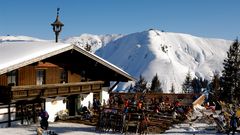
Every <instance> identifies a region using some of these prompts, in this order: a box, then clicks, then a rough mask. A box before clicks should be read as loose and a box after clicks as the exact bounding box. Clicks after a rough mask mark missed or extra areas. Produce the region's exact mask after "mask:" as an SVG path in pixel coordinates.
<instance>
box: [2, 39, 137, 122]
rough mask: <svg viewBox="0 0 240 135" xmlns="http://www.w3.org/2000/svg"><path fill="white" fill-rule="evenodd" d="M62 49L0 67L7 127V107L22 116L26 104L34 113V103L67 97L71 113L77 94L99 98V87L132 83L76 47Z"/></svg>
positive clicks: (115, 70) (100, 89)
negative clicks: (92, 95) (97, 96)
mask: <svg viewBox="0 0 240 135" xmlns="http://www.w3.org/2000/svg"><path fill="white" fill-rule="evenodd" d="M26 44H27V43H26ZM19 46H20V45H19ZM19 46H18V47H19ZM40 46H41V45H40ZM53 46H58V45H55V44H54V45H53ZM63 46H65V47H60V45H59V46H58V48H60V49H54V47H53V48H52V49H53V50H54V51H52V52H47V53H46V54H43V55H41V56H36V57H31V58H30V59H28V60H24V61H21V62H19V63H17V64H14V65H9V66H8V67H4V68H2V69H1V68H0V104H3V105H4V106H5V105H6V106H8V124H9V125H8V126H10V125H11V121H12V120H11V118H10V117H11V113H12V112H11V111H10V105H11V104H16V106H17V107H16V108H17V110H19V107H20V110H21V115H23V114H22V113H23V112H22V108H23V107H24V106H26V104H30V106H32V109H33V112H36V111H34V110H35V105H36V103H37V102H41V103H45V100H46V99H47V98H50V99H54V98H56V97H59V96H60V97H64V98H66V97H67V100H68V102H69V103H68V105H70V106H69V108H73V110H74V107H75V103H70V101H74V102H76V101H77V100H75V98H79V94H88V93H95V95H99V94H98V93H100V91H102V87H109V85H110V81H117V82H126V81H129V80H131V81H134V80H135V79H134V78H132V77H131V76H130V75H129V74H127V73H126V72H124V71H122V70H120V69H119V68H117V67H115V66H114V65H112V64H111V63H108V62H106V61H105V60H102V59H101V58H99V57H97V56H95V55H94V54H91V53H89V52H87V51H85V50H83V49H81V48H79V47H78V46H75V45H63ZM28 47H31V46H28ZM28 47H26V48H28ZM45 48H46V46H45ZM45 48H43V49H45ZM49 48H51V47H49ZM0 49H1V48H0ZM32 49H34V48H32ZM50 50H51V49H50ZM0 51H1V50H0ZM9 51H11V48H9ZM35 51H38V50H35ZM31 53H32V52H29V54H31ZM25 54H27V53H25ZM24 57H26V56H25V55H24ZM29 57H30V56H29ZM3 59H4V58H3ZM13 61H14V59H13ZM105 91H106V89H105ZM38 104H39V103H38ZM70 111H71V110H70ZM74 111H75V110H74ZM74 111H72V112H73V115H74ZM0 115H1V114H0ZM21 117H22V116H21ZM21 120H23V118H21ZM0 123H1V121H0Z"/></svg>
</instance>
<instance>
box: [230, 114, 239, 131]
mask: <svg viewBox="0 0 240 135" xmlns="http://www.w3.org/2000/svg"><path fill="white" fill-rule="evenodd" d="M237 127H238V118H237V117H236V114H235V113H233V114H232V116H231V119H230V128H229V131H228V135H229V133H230V132H231V131H232V135H234V134H235V132H236V130H237Z"/></svg>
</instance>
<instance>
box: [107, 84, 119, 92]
mask: <svg viewBox="0 0 240 135" xmlns="http://www.w3.org/2000/svg"><path fill="white" fill-rule="evenodd" d="M118 84H119V81H117V82H116V83H115V84H114V85H113V86H112V87H111V88H110V89H109V90H108V93H110V92H112V90H113V89H114V88H115V87H116V86H117V85H118Z"/></svg>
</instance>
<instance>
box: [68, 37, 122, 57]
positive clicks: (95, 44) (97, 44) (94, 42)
mask: <svg viewBox="0 0 240 135" xmlns="http://www.w3.org/2000/svg"><path fill="white" fill-rule="evenodd" d="M122 36H123V35H120V34H112V35H110V34H108V35H92V34H82V35H80V36H78V37H70V38H67V39H65V40H64V42H66V43H72V44H76V45H78V46H80V47H83V48H84V47H85V46H86V45H87V44H88V45H91V51H92V52H93V53H94V52H95V51H97V50H98V49H100V48H101V47H103V46H105V45H106V44H107V43H109V42H111V41H114V40H116V39H118V38H120V37H122Z"/></svg>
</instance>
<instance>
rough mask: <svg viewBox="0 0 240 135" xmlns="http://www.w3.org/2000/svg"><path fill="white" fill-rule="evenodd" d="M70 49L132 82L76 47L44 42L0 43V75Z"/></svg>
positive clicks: (105, 62) (115, 69)
mask: <svg viewBox="0 0 240 135" xmlns="http://www.w3.org/2000/svg"><path fill="white" fill-rule="evenodd" d="M71 49H74V50H76V51H78V52H79V53H82V54H84V55H86V56H87V57H89V58H91V59H93V60H95V61H97V62H99V63H100V64H102V65H104V66H106V67H108V68H110V69H111V70H113V71H115V72H118V73H119V74H121V75H123V76H125V77H127V78H128V79H129V80H134V78H133V77H131V76H130V75H129V74H128V73H126V72H125V71H123V70H122V69H120V68H118V67H116V66H115V65H113V64H111V63H109V62H107V61H106V60H104V59H102V58H100V57H98V56H96V55H95V54H93V53H89V52H87V51H86V50H84V49H82V48H80V47H78V46H76V45H73V44H67V43H54V42H46V41H42V42H4V43H0V75H1V74H4V73H7V72H9V71H12V70H15V69H18V68H20V67H23V66H26V65H29V64H32V63H35V62H38V61H41V60H44V59H46V58H49V57H51V56H54V55H57V54H60V53H63V52H66V51H68V50H71Z"/></svg>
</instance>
